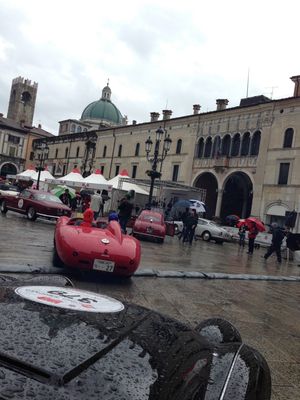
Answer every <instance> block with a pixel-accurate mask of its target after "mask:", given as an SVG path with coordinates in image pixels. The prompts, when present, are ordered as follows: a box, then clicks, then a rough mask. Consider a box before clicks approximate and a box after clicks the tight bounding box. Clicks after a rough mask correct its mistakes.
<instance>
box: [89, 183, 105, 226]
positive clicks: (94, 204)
mask: <svg viewBox="0 0 300 400" xmlns="http://www.w3.org/2000/svg"><path fill="white" fill-rule="evenodd" d="M101 205H102V197H101V194H100V190H97V192H96V193H95V194H92V196H91V205H90V207H91V209H92V210H93V212H94V220H96V219H97V218H98V217H99V213H100V210H101Z"/></svg>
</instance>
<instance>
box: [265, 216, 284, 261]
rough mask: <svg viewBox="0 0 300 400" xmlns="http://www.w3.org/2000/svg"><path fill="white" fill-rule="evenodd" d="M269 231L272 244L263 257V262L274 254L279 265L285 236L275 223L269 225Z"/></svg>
mask: <svg viewBox="0 0 300 400" xmlns="http://www.w3.org/2000/svg"><path fill="white" fill-rule="evenodd" d="M271 229H272V243H271V246H270V247H269V249H268V251H267V252H266V254H265V255H264V256H263V257H264V259H265V260H267V259H268V258H269V257H270V255H271V254H273V253H274V252H275V253H276V256H277V261H278V262H279V263H281V244H282V241H283V238H284V236H285V235H284V232H283V231H282V229H281V228H280V227H279V226H278V224H276V222H274V223H273V224H271Z"/></svg>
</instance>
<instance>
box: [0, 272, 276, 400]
mask: <svg viewBox="0 0 300 400" xmlns="http://www.w3.org/2000/svg"><path fill="white" fill-rule="evenodd" d="M1 278H3V277H1ZM39 278H44V279H43V281H41V279H38V280H37V278H34V279H31V280H29V281H28V280H14V279H13V278H7V280H6V281H4V280H3V279H1V282H0V313H1V335H0V346H1V349H2V350H1V378H2V379H1V398H3V399H8V398H9V399H11V398H13V399H27V400H28V399H36V400H53V399H72V400H91V399H101V400H112V399H114V400H120V399H123V400H133V399H139V400H191V399H213V400H221V399H232V400H233V399H234V400H269V399H270V397H271V378H270V370H269V367H268V365H267V363H266V361H265V360H264V358H263V356H262V355H261V354H260V353H259V352H258V351H257V350H255V349H253V348H251V347H249V346H247V345H246V344H244V343H243V342H242V339H241V336H240V334H239V332H238V331H237V329H236V328H235V327H234V326H233V325H231V324H230V323H229V322H227V321H225V320H222V319H216V318H214V319H209V320H205V321H202V322H200V324H199V325H198V326H196V328H194V329H193V328H191V327H189V326H188V325H185V324H183V323H181V322H179V321H177V320H174V319H172V318H170V317H168V316H166V315H162V314H159V313H157V312H155V311H152V310H150V309H147V308H144V307H141V306H138V305H134V304H130V303H127V302H125V301H120V300H118V299H115V298H113V297H108V296H105V295H102V294H101V293H94V292H90V291H86V290H79V289H75V288H74V287H70V286H66V285H68V284H70V281H66V282H63V281H62V279H61V277H60V280H59V281H58V280H57V278H55V279H54V277H45V276H43V277H39ZM71 283H72V282H71Z"/></svg>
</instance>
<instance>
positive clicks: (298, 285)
mask: <svg viewBox="0 0 300 400" xmlns="http://www.w3.org/2000/svg"><path fill="white" fill-rule="evenodd" d="M53 232H54V223H52V222H47V221H42V220H37V221H36V222H30V221H27V219H26V218H24V217H21V216H18V215H16V214H13V213H8V214H7V216H6V217H3V216H0V243H1V245H0V246H1V247H0V266H1V270H2V271H3V270H4V269H6V270H8V271H9V269H10V267H12V266H13V265H19V266H23V271H24V272H25V271H28V272H29V269H30V267H29V266H28V264H29V265H32V266H51V257H52V248H53ZM178 242H179V241H178V239H177V238H167V240H166V242H165V243H164V244H163V245H160V244H156V243H150V242H142V263H141V267H140V268H141V269H143V268H145V269H149V268H155V269H160V270H172V271H175V270H190V271H206V272H226V273H239V274H240V273H243V274H263V275H281V276H298V277H299V274H300V268H299V267H297V266H296V265H294V264H293V263H292V262H286V261H285V260H284V261H283V263H282V265H278V264H277V262H276V258H270V259H269V260H268V261H267V262H266V263H265V262H264V260H262V259H261V255H262V254H264V250H263V249H259V250H257V251H256V252H255V254H254V255H253V256H252V257H249V256H248V255H247V254H246V249H244V250H242V251H241V250H240V249H239V248H238V246H237V245H236V244H228V243H225V244H224V245H223V246H221V245H216V244H215V243H204V242H202V241H197V242H195V243H194V244H193V245H192V246H190V245H188V244H182V243H178ZM71 278H72V280H73V281H74V283H75V285H76V286H77V287H80V288H85V289H88V290H92V291H95V292H101V293H104V294H107V295H110V296H113V297H116V298H118V299H121V300H126V301H129V302H133V303H137V304H140V305H143V306H145V307H148V308H152V309H155V310H157V311H159V312H162V313H165V314H168V315H170V316H172V317H174V318H177V319H179V320H181V321H183V322H186V323H188V324H190V325H192V326H194V325H196V324H197V323H198V322H199V321H200V320H202V319H204V318H210V317H216V316H218V317H222V318H226V319H228V320H229V321H230V322H232V323H233V324H234V325H235V326H236V327H237V328H238V329H239V331H240V333H241V335H242V337H243V339H244V340H245V342H246V343H248V344H249V345H252V346H253V347H255V348H257V349H258V350H260V351H261V352H262V354H264V356H265V357H266V359H267V361H268V363H269V366H270V368H271V372H272V379H273V395H272V399H274V400H279V399H280V400H283V399H285V400H289V399H293V400H295V399H298V398H299V393H300V387H299V382H300V308H299V300H300V282H271V281H235V280H202V279H182V278H179V279H172V278H168V279H163V278H153V277H134V278H132V279H131V281H129V282H126V281H117V280H114V281H112V280H103V279H102V278H101V277H100V276H92V277H89V276H81V275H71Z"/></svg>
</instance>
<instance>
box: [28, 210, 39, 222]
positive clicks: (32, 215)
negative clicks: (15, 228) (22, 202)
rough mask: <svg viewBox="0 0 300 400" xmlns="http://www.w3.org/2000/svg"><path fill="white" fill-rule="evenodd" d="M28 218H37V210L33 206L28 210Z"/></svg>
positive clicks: (33, 219) (32, 219) (31, 219)
mask: <svg viewBox="0 0 300 400" xmlns="http://www.w3.org/2000/svg"><path fill="white" fill-rule="evenodd" d="M27 218H28V219H29V220H30V221H35V220H36V219H37V215H36V211H35V209H34V208H33V207H29V208H28V210H27Z"/></svg>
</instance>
